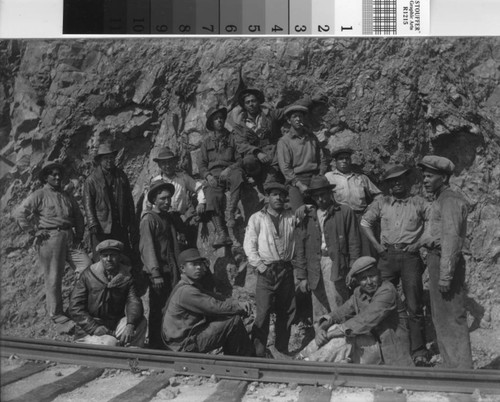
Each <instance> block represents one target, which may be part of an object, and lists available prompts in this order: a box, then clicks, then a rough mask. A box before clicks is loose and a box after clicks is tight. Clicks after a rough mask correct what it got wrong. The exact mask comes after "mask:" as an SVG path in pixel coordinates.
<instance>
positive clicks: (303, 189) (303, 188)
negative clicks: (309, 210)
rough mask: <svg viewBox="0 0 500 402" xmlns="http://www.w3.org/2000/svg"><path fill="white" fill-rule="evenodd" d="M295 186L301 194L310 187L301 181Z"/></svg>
mask: <svg viewBox="0 0 500 402" xmlns="http://www.w3.org/2000/svg"><path fill="white" fill-rule="evenodd" d="M295 187H297V188H298V189H299V191H300V193H301V194H304V193H305V192H306V191H307V190H308V187H307V186H306V185H305V184H304V183H301V182H300V181H298V182H297V183H296V184H295Z"/></svg>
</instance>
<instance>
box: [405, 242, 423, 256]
mask: <svg viewBox="0 0 500 402" xmlns="http://www.w3.org/2000/svg"><path fill="white" fill-rule="evenodd" d="M419 249H420V243H419V242H418V241H417V242H415V243H413V244H410V245H409V246H406V247H405V248H404V251H406V252H407V253H415V252H416V251H418V250H419Z"/></svg>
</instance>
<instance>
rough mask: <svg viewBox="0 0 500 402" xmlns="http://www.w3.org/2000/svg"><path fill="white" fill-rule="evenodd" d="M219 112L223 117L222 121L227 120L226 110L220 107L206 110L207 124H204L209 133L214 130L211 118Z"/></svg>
mask: <svg viewBox="0 0 500 402" xmlns="http://www.w3.org/2000/svg"><path fill="white" fill-rule="evenodd" d="M219 112H221V113H222V114H223V116H224V119H226V118H227V108H225V107H221V106H212V107H211V108H209V109H208V111H207V113H206V115H205V117H206V118H207V122H206V123H205V127H206V128H207V130H209V131H213V129H214V123H213V116H214V115H215V114H216V113H219Z"/></svg>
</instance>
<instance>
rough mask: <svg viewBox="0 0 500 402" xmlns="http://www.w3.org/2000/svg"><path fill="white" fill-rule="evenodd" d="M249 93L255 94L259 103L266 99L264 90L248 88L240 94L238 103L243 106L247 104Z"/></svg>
mask: <svg viewBox="0 0 500 402" xmlns="http://www.w3.org/2000/svg"><path fill="white" fill-rule="evenodd" d="M247 95H254V96H255V97H256V98H257V100H258V101H259V103H264V101H265V100H266V98H265V97H264V94H263V93H262V91H259V90H258V89H255V88H247V89H244V90H242V91H241V92H240V93H239V94H238V103H239V105H240V106H241V107H244V106H245V96H247Z"/></svg>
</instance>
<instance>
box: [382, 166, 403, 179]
mask: <svg viewBox="0 0 500 402" xmlns="http://www.w3.org/2000/svg"><path fill="white" fill-rule="evenodd" d="M409 171H410V169H409V168H406V167H404V166H402V165H391V166H388V167H387V168H386V169H385V172H384V174H383V175H382V180H384V181H385V180H389V179H394V178H396V177H399V176H402V175H404V174H406V173H408V172H409Z"/></svg>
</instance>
